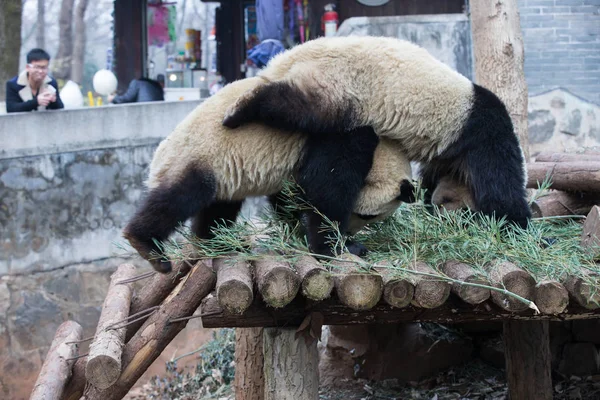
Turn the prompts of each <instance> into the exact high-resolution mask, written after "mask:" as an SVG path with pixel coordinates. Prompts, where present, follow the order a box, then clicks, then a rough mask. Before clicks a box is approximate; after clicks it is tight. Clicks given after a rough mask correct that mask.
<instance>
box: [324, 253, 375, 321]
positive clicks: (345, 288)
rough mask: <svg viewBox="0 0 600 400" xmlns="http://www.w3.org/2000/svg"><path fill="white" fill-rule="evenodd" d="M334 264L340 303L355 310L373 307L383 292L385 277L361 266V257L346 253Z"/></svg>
mask: <svg viewBox="0 0 600 400" xmlns="http://www.w3.org/2000/svg"><path fill="white" fill-rule="evenodd" d="M339 258H340V259H339V260H335V261H333V262H332V263H331V265H332V266H333V270H332V273H333V281H334V285H335V291H336V293H337V297H338V299H339V300H340V303H342V304H344V305H346V306H348V307H350V308H352V309H354V310H368V309H370V308H373V307H374V306H375V304H377V303H378V302H379V299H381V295H382V293H383V278H382V276H381V275H379V274H378V273H376V272H367V271H365V270H364V269H361V268H360V264H357V262H362V260H361V258H360V257H358V256H355V255H354V254H350V253H344V254H342V255H341V256H340V257H339Z"/></svg>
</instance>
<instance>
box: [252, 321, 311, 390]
mask: <svg viewBox="0 0 600 400" xmlns="http://www.w3.org/2000/svg"><path fill="white" fill-rule="evenodd" d="M295 336H296V329H293V328H265V330H264V334H263V351H264V357H265V364H264V369H263V375H264V379H265V396H264V399H265V400H318V398H319V352H318V351H317V341H316V340H313V341H311V342H310V344H307V341H306V340H304V339H303V338H301V337H300V338H298V339H296V338H295Z"/></svg>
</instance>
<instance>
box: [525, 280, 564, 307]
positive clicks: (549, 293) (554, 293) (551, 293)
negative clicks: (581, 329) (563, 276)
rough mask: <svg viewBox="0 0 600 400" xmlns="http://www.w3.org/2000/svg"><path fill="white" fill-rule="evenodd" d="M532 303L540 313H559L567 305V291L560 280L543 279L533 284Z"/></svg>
mask: <svg viewBox="0 0 600 400" xmlns="http://www.w3.org/2000/svg"><path fill="white" fill-rule="evenodd" d="M534 303H535V304H536V305H537V307H538V308H539V310H540V312H541V313H542V314H560V313H562V312H564V311H565V309H566V308H567V306H568V305H569V292H568V291H567V289H566V288H565V287H564V286H563V285H562V284H561V283H560V282H557V281H553V280H543V281H541V282H539V283H538V284H537V285H535V294H534Z"/></svg>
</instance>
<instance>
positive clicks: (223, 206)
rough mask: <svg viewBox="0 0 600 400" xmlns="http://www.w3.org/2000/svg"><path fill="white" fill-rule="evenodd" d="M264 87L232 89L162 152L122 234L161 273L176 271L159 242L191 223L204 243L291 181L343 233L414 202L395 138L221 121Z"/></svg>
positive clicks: (184, 125)
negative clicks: (245, 205)
mask: <svg viewBox="0 0 600 400" xmlns="http://www.w3.org/2000/svg"><path fill="white" fill-rule="evenodd" d="M261 82H262V80H261V79H260V78H249V79H245V80H241V81H237V82H234V83H231V84H229V85H227V86H226V87H224V88H223V89H221V90H220V91H219V92H218V93H217V94H215V95H214V96H212V97H210V98H209V99H207V100H206V101H204V102H203V103H202V104H200V105H199V106H198V107H197V108H196V109H195V110H194V111H192V112H191V113H190V114H189V115H188V116H187V117H186V119H185V120H183V121H182V122H181V123H180V124H179V125H178V126H177V127H176V128H175V130H174V131H173V132H172V133H171V134H170V135H169V136H168V137H167V138H165V139H164V140H163V141H162V142H161V143H160V145H159V146H158V148H157V149H156V152H155V154H154V157H153V160H152V162H151V165H150V172H149V178H148V180H147V182H146V184H147V187H148V189H149V192H148V194H147V196H146V198H145V199H144V200H143V203H142V204H141V206H140V208H139V209H138V210H137V212H136V214H135V215H134V216H133V218H132V219H131V220H130V221H129V223H128V224H127V226H126V227H125V229H124V233H123V234H124V237H125V238H126V239H128V241H129V242H130V244H131V245H132V246H133V247H134V248H135V249H136V250H137V251H138V252H139V254H140V255H141V256H142V257H144V258H146V259H148V260H149V261H150V262H151V263H152V265H153V267H154V268H155V269H156V270H158V271H160V272H168V271H170V269H171V264H170V262H167V261H161V260H158V259H152V256H151V252H152V251H153V250H158V249H157V247H156V245H155V244H154V242H153V239H155V240H158V241H163V240H165V239H167V238H168V237H169V236H170V234H171V233H173V231H174V230H175V229H176V227H177V226H178V225H179V224H180V223H182V222H184V221H186V220H187V219H189V218H192V225H191V229H192V231H193V232H194V233H195V234H196V235H197V236H199V237H209V235H210V229H211V227H212V226H213V225H214V224H215V222H216V221H219V220H225V221H232V220H235V218H236V216H237V214H238V212H239V210H240V207H241V205H242V201H243V200H244V199H245V198H246V197H249V196H262V195H273V194H276V193H278V192H279V191H280V190H281V187H282V184H283V182H284V181H285V180H286V179H288V178H289V177H291V176H293V177H294V178H295V179H296V182H297V183H298V184H299V185H300V187H301V188H302V189H303V191H304V193H305V196H306V200H307V201H309V202H310V203H311V204H312V205H314V206H315V207H316V208H317V209H318V210H319V211H320V212H321V213H322V214H323V215H325V216H327V217H328V218H329V219H330V220H331V221H335V222H338V223H339V228H340V231H342V232H346V231H350V230H351V229H352V230H356V229H357V227H360V226H361V224H362V225H364V223H366V222H368V221H369V220H371V219H372V217H377V216H381V215H382V214H388V213H390V212H391V211H393V210H395V209H396V207H397V206H398V205H399V204H400V202H401V201H412V200H413V186H412V184H411V180H412V177H411V168H410V162H409V161H408V159H407V158H406V156H405V155H404V154H403V153H402V152H401V151H398V149H397V146H398V144H397V143H396V142H395V141H394V140H391V139H386V138H381V139H380V138H378V137H377V135H376V134H375V132H374V131H373V129H372V128H370V127H358V128H356V129H355V132H356V134H354V135H352V138H351V139H350V140H345V141H344V142H343V143H341V144H340V141H341V139H342V138H341V137H339V138H338V137H336V136H335V135H332V136H330V135H327V136H324V137H309V136H307V135H305V134H301V133H285V134H284V133H282V132H281V131H280V130H279V129H276V128H272V127H268V126H266V125H264V124H259V123H250V124H247V125H245V126H244V127H243V128H241V129H242V130H243V132H244V133H243V135H232V134H231V132H230V130H229V129H228V128H226V127H224V126H222V124H221V121H222V120H223V117H224V115H225V110H227V108H228V107H230V106H231V105H232V104H233V103H234V102H235V100H236V99H237V98H238V96H240V95H241V94H242V93H245V92H246V91H248V90H251V89H253V88H255V87H257V85H259V84H260V83H261ZM363 186H364V188H363ZM361 190H362V192H361ZM353 210H354V211H356V212H355V213H354V214H352V211H353ZM351 214H352V215H351ZM302 220H303V221H305V222H306V223H305V227H306V231H307V232H306V235H307V238H308V242H309V246H310V248H311V250H312V251H313V252H315V253H320V254H327V253H328V251H330V249H329V246H328V245H327V236H326V232H323V231H322V229H320V228H321V227H320V225H321V223H322V219H321V217H320V216H319V215H317V213H314V212H313V213H310V212H309V213H307V214H306V215H304V216H303V218H302ZM350 221H352V223H350ZM356 248H357V249H360V246H358V247H356ZM357 251H359V250H357Z"/></svg>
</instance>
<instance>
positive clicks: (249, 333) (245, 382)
mask: <svg viewBox="0 0 600 400" xmlns="http://www.w3.org/2000/svg"><path fill="white" fill-rule="evenodd" d="M263 331H264V328H236V329H235V379H234V387H235V398H236V400H264V392H265V381H264V375H263V368H264V357H263Z"/></svg>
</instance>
